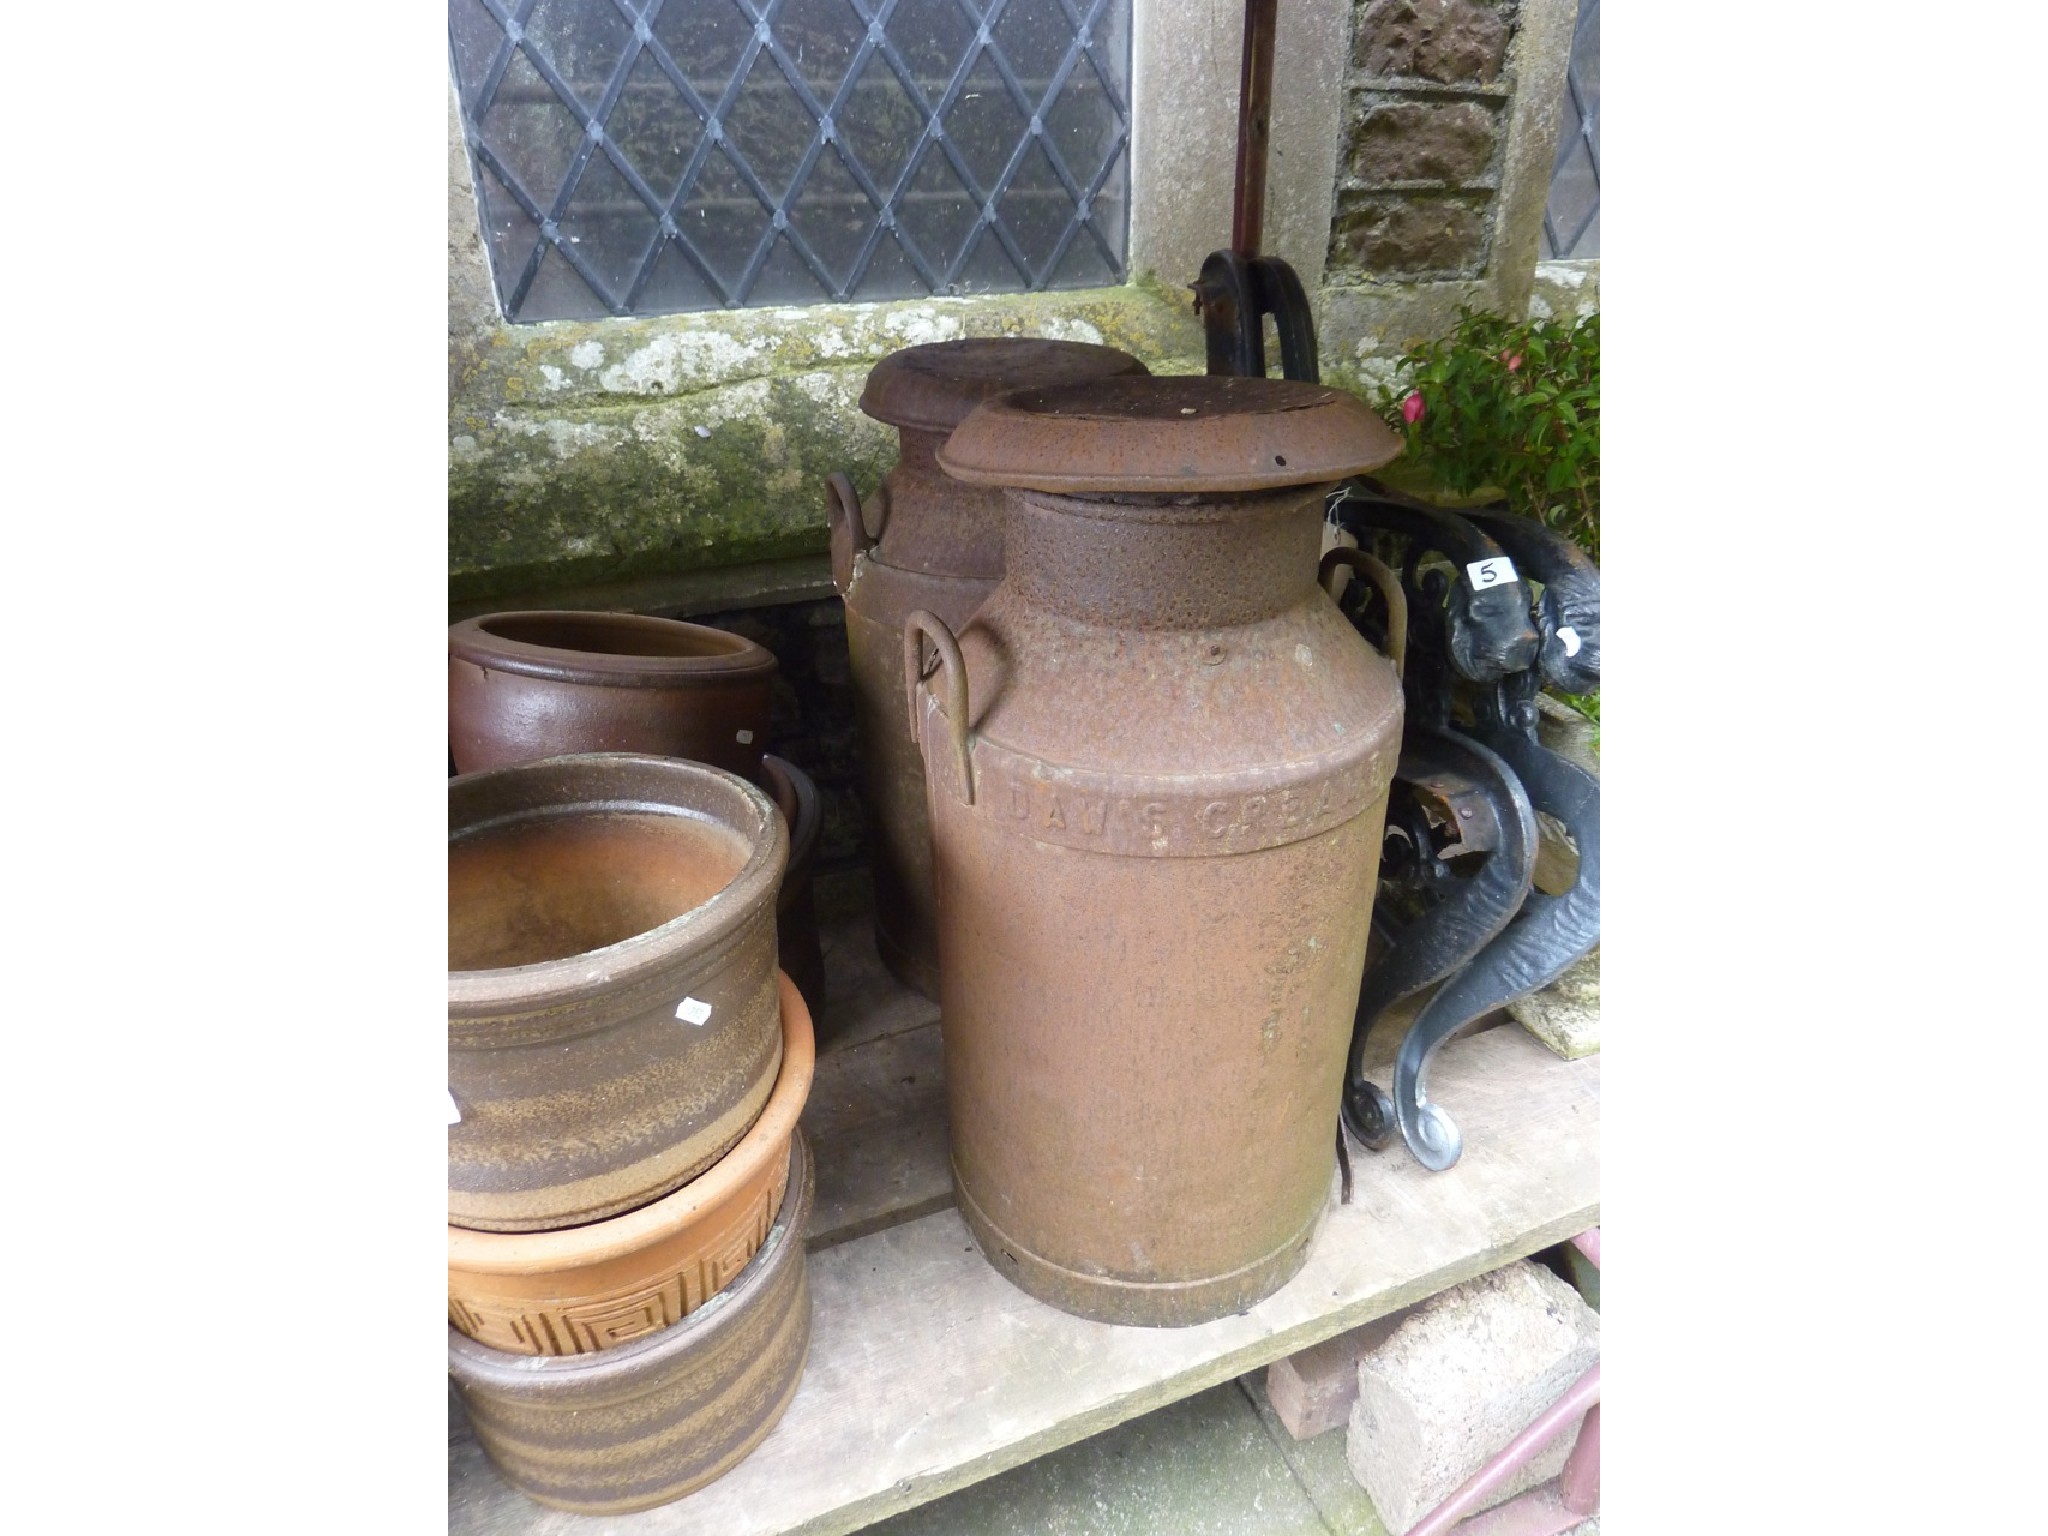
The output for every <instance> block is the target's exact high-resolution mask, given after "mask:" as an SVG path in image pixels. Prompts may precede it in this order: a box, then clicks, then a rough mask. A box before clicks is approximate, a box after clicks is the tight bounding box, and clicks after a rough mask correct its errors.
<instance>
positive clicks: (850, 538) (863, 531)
mask: <svg viewBox="0 0 2048 1536" xmlns="http://www.w3.org/2000/svg"><path fill="white" fill-rule="evenodd" d="M825 524H826V526H827V527H828V528H830V529H831V530H832V585H833V586H835V587H837V588H838V589H839V595H840V596H841V597H844V596H845V595H846V592H847V589H848V588H849V587H851V586H852V585H853V562H854V561H856V560H858V559H859V558H860V557H861V556H862V555H864V554H866V553H867V552H868V551H869V550H871V549H873V548H874V547H875V541H874V540H873V539H871V538H869V537H868V530H867V525H866V524H865V523H863V522H862V521H861V516H860V492H859V491H856V490H855V489H854V488H853V482H852V481H851V480H849V479H848V478H847V477H846V476H845V475H840V474H832V475H827V476H826V477H825Z"/></svg>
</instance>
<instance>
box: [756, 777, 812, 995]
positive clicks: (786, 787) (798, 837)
mask: <svg viewBox="0 0 2048 1536" xmlns="http://www.w3.org/2000/svg"><path fill="white" fill-rule="evenodd" d="M760 783H761V787H762V788H763V789H765V790H767V791H768V794H769V797H770V798H771V799H772V800H774V802H775V808H776V809H777V810H779V811H780V812H782V819H783V820H784V821H786V822H788V823H789V869H788V871H787V872H786V873H785V874H784V875H783V877H782V894H781V895H780V896H779V897H777V898H776V902H775V943H776V949H777V952H778V953H779V954H780V955H781V958H782V968H783V969H784V970H785V971H787V972H788V973H789V975H790V978H791V979H792V980H793V981H795V982H796V986H797V990H798V991H799V992H801V993H803V995H804V1002H805V1003H806V1004H808V1005H809V1007H810V1010H811V1016H812V1018H813V1019H814V1020H815V1019H816V1018H817V1016H818V1013H819V1010H820V1009H822V1008H823V1007H824V1006H825V949H824V945H823V944H822V942H821V941H820V940H819V938H818V904H817V901H816V900H815V898H814V896H813V894H812V891H811V874H812V871H813V870H814V869H815V868H816V866H817V862H818V833H819V831H820V829H821V828H822V827H823V825H824V820H825V817H824V812H823V810H822V808H821V807H820V805H819V803H818V786H817V785H815V784H813V783H812V782H811V776H810V775H809V774H807V773H805V772H804V771H803V769H801V768H799V767H797V765H796V764H795V763H792V762H788V761H785V760H784V759H782V758H779V757H776V756H774V755H772V754H770V755H768V756H765V757H763V758H762V759H761V780H760Z"/></svg>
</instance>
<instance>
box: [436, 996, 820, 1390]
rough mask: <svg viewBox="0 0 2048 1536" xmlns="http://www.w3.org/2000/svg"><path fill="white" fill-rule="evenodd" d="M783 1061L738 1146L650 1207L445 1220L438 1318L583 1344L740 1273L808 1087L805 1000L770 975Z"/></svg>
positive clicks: (655, 1326) (503, 1337)
mask: <svg viewBox="0 0 2048 1536" xmlns="http://www.w3.org/2000/svg"><path fill="white" fill-rule="evenodd" d="M779 990H780V994H781V1002H782V1071H781V1072H780V1074H778V1076H777V1077H776V1080H775V1091H774V1092H773V1093H771V1094H770V1095H769V1096H768V1104H767V1107H766V1108H765V1109H763V1110H762V1111H761V1118H760V1119H758V1120H756V1121H755V1122H754V1124H753V1126H752V1127H751V1128H750V1129H749V1130H748V1131H747V1134H746V1135H744V1136H742V1137H741V1138H740V1141H739V1145H738V1146H736V1147H734V1148H733V1149H732V1150H731V1151H730V1152H728V1153H726V1154H725V1156H724V1157H721V1158H720V1159H719V1160H718V1161H717V1162H715V1163H713V1164H712V1165H711V1167H710V1168H709V1169H708V1170H706V1171H705V1172H704V1173H701V1174H699V1175H698V1176H697V1177H696V1178H694V1179H692V1180H690V1182H689V1183H687V1184H685V1185H684V1186H683V1187H682V1188H681V1189H678V1190H676V1191H674V1192H673V1193H672V1194H668V1195H664V1196H663V1197H662V1198H661V1199H659V1200H657V1201H655V1202H654V1203H653V1204H651V1205H643V1206H641V1207H640V1208H639V1209H638V1210H634V1211H628V1212H626V1214H625V1215H623V1216H614V1217H612V1218H611V1219H610V1220H608V1221H599V1222H592V1223H591V1224H589V1225H588V1226H581V1227H569V1228H565V1229H563V1230H561V1231H556V1232H470V1231H466V1230H464V1229H463V1228H461V1227H450V1228H449V1229H448V1320H449V1321H450V1322H451V1323H453V1324H454V1325H455V1326H456V1327H457V1328H458V1329H460V1330H461V1331H462V1332H463V1333H465V1334H467V1335H468V1336H469V1337H470V1338H472V1339H475V1340H477V1341H478V1342H479V1343H482V1344H488V1345H491V1346H492V1347H493V1348H496V1349H501V1350H505V1351H508V1352H509V1353H512V1354H524V1355H577V1354H594V1353H596V1352H598V1351H600V1350H606V1349H615V1348H617V1347H619V1346H620V1345H622V1344H625V1343H628V1342H629V1341H631V1340H633V1339H637V1338H641V1337H643V1336H645V1335H647V1334H650V1333H658V1332H659V1331H660V1330H662V1329H664V1328H669V1327H673V1326H674V1325H675V1324H677V1323H679V1322H681V1321H682V1320H683V1319H684V1318H685V1317H687V1316H689V1315H690V1314H691V1313H692V1312H695V1311H696V1310H697V1309H698V1308H699V1307H701V1306H703V1305H704V1303H705V1302H707V1301H709V1300H710V1299H711V1298H712V1297H713V1296H715V1295H717V1294H718V1293H719V1292H720V1291H722V1290H724V1289H725V1287H726V1286H727V1285H729V1284H731V1283H732V1281H733V1280H734V1279H735V1278H736V1277H737V1276H738V1275H739V1273H740V1271H741V1270H742V1269H743V1268H744V1267H745V1266H746V1263H747V1261H748V1260H749V1259H751V1258H752V1257H753V1256H754V1254H755V1252H756V1251H757V1250H758V1249H759V1248H760V1246H761V1244H762V1243H764V1242H765V1241H767V1237H768V1230H769V1228H770V1227H772V1226H773V1225H774V1224H775V1216H776V1213H777V1212H778V1211H779V1210H781V1208H782V1198H783V1193H784V1190H785V1188H786V1187H787V1185H788V1181H789V1171H790V1167H791V1163H792V1159H793V1156H794V1154H793V1153H792V1152H791V1150H790V1141H791V1138H792V1137H794V1136H795V1135H796V1123H797V1117H798V1115H800V1114H801V1113H802V1112H803V1107H804V1100H805V1099H807V1098H808V1097H809V1096H810V1091H811V1069H812V1064H813V1062H814V1059H815V1058H814V1055H813V1050H812V1039H811V1016H810V1010H809V1009H807V1008H806V1007H805V1006H804V1000H803V997H802V995H801V994H800V993H799V992H798V991H797V989H796V986H795V984H794V983H792V982H791V981H790V979H789V978H788V977H787V976H784V977H782V978H781V980H780V982H779Z"/></svg>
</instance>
